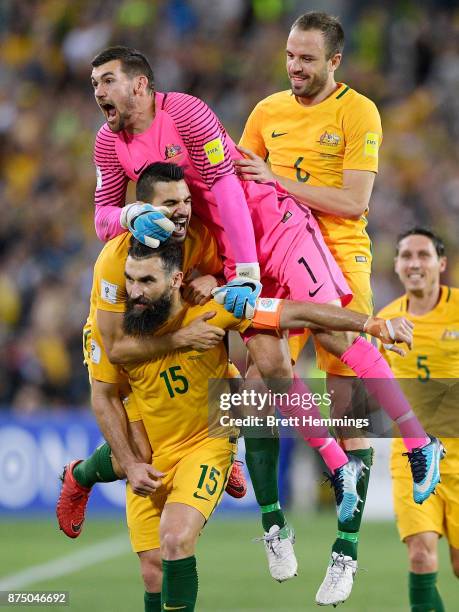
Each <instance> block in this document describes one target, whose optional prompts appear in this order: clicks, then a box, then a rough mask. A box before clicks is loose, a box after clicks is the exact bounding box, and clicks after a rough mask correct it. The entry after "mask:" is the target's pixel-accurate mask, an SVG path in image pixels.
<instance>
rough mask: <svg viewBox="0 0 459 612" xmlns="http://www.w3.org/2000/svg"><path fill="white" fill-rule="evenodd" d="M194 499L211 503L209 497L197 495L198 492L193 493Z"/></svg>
mask: <svg viewBox="0 0 459 612" xmlns="http://www.w3.org/2000/svg"><path fill="white" fill-rule="evenodd" d="M193 497H196V499H203V500H205V501H210V499H209V498H208V497H203V496H202V495H199V493H196V491H195V492H194V493H193Z"/></svg>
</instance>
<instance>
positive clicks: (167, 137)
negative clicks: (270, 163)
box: [94, 92, 310, 277]
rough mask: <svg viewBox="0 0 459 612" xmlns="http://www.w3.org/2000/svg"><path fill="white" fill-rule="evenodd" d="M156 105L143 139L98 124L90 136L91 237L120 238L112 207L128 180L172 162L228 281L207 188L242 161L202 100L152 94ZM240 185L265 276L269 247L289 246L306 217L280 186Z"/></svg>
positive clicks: (230, 260) (227, 258)
mask: <svg viewBox="0 0 459 612" xmlns="http://www.w3.org/2000/svg"><path fill="white" fill-rule="evenodd" d="M155 102H156V114H155V117H154V120H153V122H152V124H151V126H150V127H149V128H148V129H147V130H146V131H145V132H142V133H141V134H129V133H127V132H125V131H122V132H118V133H114V132H112V131H111V130H110V128H109V127H108V126H107V125H106V124H104V125H103V126H102V127H101V128H100V130H99V132H98V134H97V138H96V143H95V149H94V161H95V164H96V168H97V188H96V192H95V203H96V223H97V224H98V235H99V237H102V238H103V239H104V240H108V239H109V238H114V237H115V236H116V235H117V234H119V233H121V232H122V231H123V229H122V228H121V227H120V226H119V223H114V219H115V220H116V219H118V218H119V211H118V210H117V208H115V207H122V206H124V204H125V198H126V189H127V184H128V181H129V179H131V180H133V181H136V180H137V178H138V177H139V175H140V174H141V172H142V170H143V169H144V168H146V167H147V166H148V165H149V164H151V163H153V162H158V161H166V162H167V161H171V162H174V163H175V164H177V165H179V166H181V167H182V168H183V170H184V172H185V179H186V182H187V184H188V187H189V189H190V192H191V196H192V202H193V213H194V214H195V215H196V216H198V217H199V218H200V219H201V220H202V221H204V223H205V224H206V225H207V226H208V227H209V228H210V229H211V230H212V232H213V234H214V236H215V238H216V239H217V242H218V245H219V251H220V255H221V256H222V258H223V260H224V263H225V268H226V274H227V277H228V276H230V277H231V276H233V270H234V263H235V258H234V255H233V252H232V249H231V244H230V239H229V237H228V236H227V234H226V233H225V231H224V228H223V224H222V222H221V218H220V215H219V212H218V207H217V203H216V201H215V197H214V195H213V194H212V192H211V188H212V186H213V184H214V183H215V181H216V180H217V179H219V178H220V177H223V176H227V175H234V168H233V160H234V159H240V158H241V155H240V154H239V153H238V151H237V149H236V147H235V144H234V142H233V141H232V140H231V138H230V137H229V136H228V134H227V133H226V131H225V129H224V128H223V126H222V125H221V123H220V122H219V120H218V118H217V117H216V116H215V114H214V113H213V112H212V111H211V109H210V108H209V107H208V106H207V105H206V104H205V103H204V102H203V101H202V100H199V99H198V98H195V97H193V96H190V95H187V94H182V93H172V92H171V93H167V94H163V93H159V92H157V93H155ZM241 184H242V189H243V191H244V194H245V197H246V200H247V204H248V207H249V211H250V215H251V218H252V222H253V229H254V234H255V239H256V248H257V255H258V261H259V262H260V266H261V268H262V270H263V272H264V273H265V275H266V274H267V275H269V267H270V253H271V251H272V248H273V244H276V242H277V241H278V240H281V239H282V241H283V242H284V243H285V244H287V245H288V244H289V241H290V236H291V240H292V241H293V238H294V236H296V235H297V232H298V229H299V227H300V226H301V227H303V226H302V225H301V224H304V218H305V215H306V216H309V215H310V211H309V209H308V208H307V207H303V206H302V207H301V208H300V207H299V206H298V205H297V204H296V203H295V202H294V201H293V200H292V198H291V197H289V196H288V194H287V192H285V191H284V190H283V189H282V188H281V187H280V186H279V185H276V186H275V185H274V184H271V183H270V184H262V183H255V182H253V181H241ZM107 207H109V208H107ZM109 209H113V213H114V214H113V215H111V214H101V213H109ZM98 215H99V220H97V219H98ZM101 219H102V220H101ZM262 275H263V274H262Z"/></svg>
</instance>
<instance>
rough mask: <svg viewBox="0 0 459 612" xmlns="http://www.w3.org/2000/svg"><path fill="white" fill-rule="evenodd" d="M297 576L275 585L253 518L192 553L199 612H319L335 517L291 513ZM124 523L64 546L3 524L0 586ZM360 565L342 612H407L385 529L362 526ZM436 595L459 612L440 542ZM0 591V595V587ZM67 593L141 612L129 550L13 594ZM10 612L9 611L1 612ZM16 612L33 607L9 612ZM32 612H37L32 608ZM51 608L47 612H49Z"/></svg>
mask: <svg viewBox="0 0 459 612" xmlns="http://www.w3.org/2000/svg"><path fill="white" fill-rule="evenodd" d="M292 522H293V523H294V525H295V528H296V532H297V544H296V552H297V557H298V561H299V567H300V570H299V575H298V577H297V578H295V579H293V580H291V581H289V582H286V583H284V584H277V583H276V582H274V581H273V580H272V578H271V577H270V576H269V575H268V570H267V565H266V560H265V557H264V550H263V546H262V544H260V543H258V544H256V543H252V542H251V540H252V538H253V537H254V536H257V535H260V533H259V526H258V524H257V522H256V520H255V517H254V518H252V517H250V518H247V519H238V520H231V519H226V518H224V517H216V518H215V519H213V521H211V522H210V524H209V525H208V526H207V527H206V529H205V532H204V534H203V535H202V537H201V539H200V542H199V548H198V569H199V587H200V588H199V597H198V605H197V610H198V611H199V612H249V611H250V612H269V611H277V612H287V611H288V612H300V611H302V612H308V611H313V610H314V611H316V612H318V610H319V608H318V607H317V606H316V605H315V603H314V595H315V592H316V589H317V587H318V585H319V584H320V582H321V580H322V578H323V575H324V571H325V567H326V564H327V558H328V550H329V545H330V543H331V538H332V537H333V533H334V529H335V526H334V520H333V517H332V515H331V514H330V515H328V514H325V515H321V516H318V515H308V516H307V520H305V517H301V516H299V515H297V516H296V517H294V521H292ZM125 531H126V530H125V526H124V523H123V522H122V521H118V520H113V519H110V520H106V521H102V520H100V519H97V518H93V517H90V519H89V520H88V521H87V523H86V526H85V531H84V533H83V535H82V536H81V537H80V538H79V539H78V540H69V539H68V538H66V537H65V536H64V535H63V534H61V533H60V532H59V531H58V530H57V528H56V527H55V524H54V522H52V521H48V520H44V519H36V520H27V521H25V520H24V521H11V520H6V519H0V551H1V554H0V583H1V581H2V580H3V579H4V578H5V577H6V576H11V575H12V574H16V573H18V572H20V571H22V570H24V569H26V568H30V566H37V565H40V564H44V563H46V562H48V561H50V560H55V559H62V558H63V557H66V556H68V555H70V554H73V553H77V552H82V551H84V550H85V549H86V548H88V547H93V546H94V545H95V544H97V543H102V542H104V541H107V539H113V538H114V537H116V536H117V535H119V534H123V533H125ZM361 540H362V541H361V545H360V563H361V566H362V568H364V569H365V570H366V571H359V572H358V574H357V578H356V582H355V586H354V590H353V593H352V596H351V598H350V599H349V600H348V602H347V603H346V604H344V605H343V606H342V608H341V609H342V610H343V612H346V611H347V612H406V611H407V610H408V601H407V589H406V584H407V572H406V559H405V550H404V547H403V546H402V545H401V544H400V543H399V541H398V538H397V533H396V531H395V527H394V526H393V524H391V523H367V524H366V525H365V526H364V528H363V531H362V538H361ZM440 563H441V571H440V580H439V587H440V591H441V594H442V597H443V600H444V603H445V607H446V609H447V610H455V609H457V593H458V586H459V585H458V583H457V579H456V578H454V576H453V574H452V572H451V569H450V566H449V560H448V552H447V547H446V543H445V542H444V541H441V542H440ZM2 588H4V587H2ZM31 589H40V590H48V589H49V590H58V591H62V590H66V591H70V600H71V603H70V606H67V607H60V606H59V607H56V606H55V609H59V610H72V612H93V611H96V612H131V611H132V612H135V611H138V612H143V587H142V583H141V580H140V577H139V572H138V562H137V558H136V556H135V555H134V554H132V553H131V552H130V550H129V546H128V543H127V537H126V548H125V552H121V554H116V555H115V556H113V557H112V558H108V559H106V560H105V561H102V562H98V563H97V564H95V565H91V566H88V567H85V568H83V569H79V570H78V571H71V573H68V574H66V575H64V576H61V577H59V578H54V579H52V578H50V579H47V580H46V581H41V582H32V583H30V584H27V585H26V586H23V587H21V588H20V589H19V588H18V589H17V590H31ZM5 609H6V608H5ZM15 609H17V610H25V609H30V607H29V608H25V607H23V606H21V607H19V606H15ZM34 609H36V608H34ZM47 609H50V608H47Z"/></svg>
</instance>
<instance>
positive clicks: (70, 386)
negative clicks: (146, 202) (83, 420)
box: [0, 0, 459, 411]
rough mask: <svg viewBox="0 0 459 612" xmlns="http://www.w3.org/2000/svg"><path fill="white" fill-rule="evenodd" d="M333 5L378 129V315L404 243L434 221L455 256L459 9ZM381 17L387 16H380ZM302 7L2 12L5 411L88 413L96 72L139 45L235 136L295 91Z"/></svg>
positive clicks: (457, 274) (456, 274)
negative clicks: (268, 100)
mask: <svg viewBox="0 0 459 612" xmlns="http://www.w3.org/2000/svg"><path fill="white" fill-rule="evenodd" d="M388 4H389V8H390V10H384V11H382V10H381V8H380V3H378V2H376V1H369V2H368V1H367V2H362V1H361V0H354V1H353V2H348V3H342V2H339V1H338V0H328V1H327V2H323V3H321V7H322V9H323V10H326V11H329V12H332V13H334V14H338V15H339V16H340V17H341V19H342V21H343V24H344V26H345V30H346V33H347V44H346V48H345V55H344V62H343V65H342V67H341V68H340V71H339V73H338V77H339V79H340V80H342V81H346V82H348V83H349V84H350V85H351V86H354V87H355V88H356V89H357V90H359V91H362V92H364V93H366V94H367V95H368V96H369V97H370V98H372V99H374V100H375V102H376V103H377V104H378V106H379V108H380V110H381V113H382V118H383V127H384V142H383V147H382V150H381V153H382V155H381V170H380V174H379V176H378V178H377V181H376V188H375V191H374V195H373V198H372V202H371V214H370V232H371V235H372V238H373V244H374V252H375V263H374V289H375V294H376V302H377V305H382V304H383V303H387V302H388V301H390V299H392V298H393V297H394V296H395V295H396V294H397V293H399V292H400V290H401V289H400V287H399V286H398V285H397V283H396V281H395V279H394V276H393V274H392V256H393V245H394V241H395V237H396V235H397V233H398V232H399V231H400V230H401V229H403V228H404V227H406V226H408V225H410V224H412V223H414V222H417V223H423V224H430V225H432V226H433V227H434V228H435V229H436V230H437V231H438V232H439V233H440V234H441V235H442V236H444V238H445V239H446V242H447V244H448V246H449V253H448V254H449V257H450V265H449V271H450V272H449V274H450V281H451V282H452V283H454V284H456V285H457V284H458V283H459V257H458V255H457V254H456V253H454V250H453V247H454V245H455V243H456V240H457V235H458V230H459V163H458V161H459V160H458V158H459V98H458V97H457V95H456V92H457V91H458V88H459V9H458V8H457V5H456V3H455V2H452V1H448V0H443V1H442V2H438V1H437V2H433V0H432V1H431V2H424V3H422V6H421V5H419V3H415V2H413V1H411V2H410V1H408V2H406V1H403V2H402V0H392V1H390V2H389V3H388ZM385 8H387V7H385ZM303 10H304V3H303V2H300V1H299V0H288V1H284V2H278V1H277V0H270V1H269V2H260V1H259V0H215V1H214V2H211V3H209V2H207V1H205V0H157V1H156V2H151V1H147V0H72V1H70V0H62V1H61V0H4V1H3V2H1V3H0V42H1V44H0V134H1V136H2V138H1V140H0V159H1V171H0V194H1V197H2V201H3V206H2V223H1V225H0V367H1V374H0V405H7V404H13V406H14V407H15V409H17V410H27V411H32V410H36V409H39V408H43V407H44V408H61V407H66V406H85V405H87V400H88V387H87V378H86V373H85V370H84V368H83V365H82V358H81V350H80V346H81V339H80V335H81V327H82V325H83V322H84V319H85V317H86V314H87V310H88V298H89V291H90V286H91V278H92V266H93V263H94V261H95V258H96V257H97V254H98V252H99V250H100V248H101V246H102V245H101V244H100V243H99V242H98V240H97V238H96V235H95V231H94V228H93V191H94V187H95V171H94V167H93V163H92V147H93V142H94V137H95V134H96V131H97V129H98V127H99V125H100V124H101V123H102V120H103V119H102V116H101V115H100V113H99V111H98V109H97V107H96V105H95V103H94V100H93V96H92V91H91V87H90V83H89V72H90V67H89V62H90V60H91V58H92V57H93V55H95V54H96V53H97V51H98V50H100V49H101V48H103V47H105V46H107V45H109V44H128V45H133V46H136V47H138V48H139V49H141V50H142V51H143V52H145V53H146V54H147V55H148V56H149V58H150V59H151V62H152V64H153V67H154V69H155V76H156V82H157V87H158V89H159V90H161V89H165V90H179V91H186V92H188V93H191V94H194V95H197V96H199V97H201V98H203V99H204V100H206V101H207V102H208V103H209V104H210V106H211V107H212V108H213V109H214V110H215V111H216V112H217V113H218V114H219V116H220V117H221V118H222V120H223V122H224V124H225V126H226V127H227V128H228V130H229V131H230V133H231V135H232V136H233V138H234V139H236V140H237V139H238V137H239V135H240V133H241V129H242V126H243V124H244V122H245V119H246V118H247V115H248V114H249V112H250V111H251V109H252V108H253V106H254V105H255V104H256V102H257V101H258V100H260V99H261V98H263V97H265V96H266V95H268V94H269V93H272V92H274V91H277V90H279V89H280V88H282V87H286V86H287V81H286V78H285V69H284V51H283V49H284V46H285V40H286V36H287V33H288V29H289V26H290V25H291V23H292V21H293V19H294V18H295V17H296V16H297V15H298V14H300V13H301V12H302V11H303Z"/></svg>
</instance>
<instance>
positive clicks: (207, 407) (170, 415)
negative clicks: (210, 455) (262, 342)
mask: <svg viewBox="0 0 459 612" xmlns="http://www.w3.org/2000/svg"><path fill="white" fill-rule="evenodd" d="M209 311H216V313H217V314H216V315H215V317H214V318H213V319H210V320H209V322H210V323H211V324H212V325H216V326H218V327H221V328H222V329H228V330H230V329H233V330H237V331H245V330H246V329H247V327H249V326H250V323H251V322H250V321H249V320H247V319H243V320H241V319H236V318H235V317H234V316H233V315H232V314H231V313H229V312H227V311H226V310H225V309H224V308H223V306H220V305H219V304H217V303H216V302H214V301H213V300H212V301H210V302H208V303H207V304H205V305H204V306H190V305H188V304H184V307H183V309H182V310H181V311H180V312H179V313H178V315H177V316H175V317H174V318H172V319H171V320H169V321H167V322H166V323H165V324H164V325H162V326H161V327H160V328H159V329H158V330H157V331H156V332H155V335H158V336H160V335H163V334H166V333H170V332H173V331H176V330H177V329H180V328H181V327H184V326H186V325H188V324H189V323H191V321H193V320H194V319H196V318H197V317H199V316H201V315H202V314H203V313H205V312H209ZM124 371H125V372H126V374H127V375H128V377H129V382H130V385H131V388H132V391H133V393H134V396H135V398H136V403H137V407H138V409H139V410H140V413H141V416H142V420H143V423H144V425H145V429H146V431H147V434H148V438H149V440H150V444H151V447H152V448H154V451H155V457H156V458H158V457H164V456H167V457H170V458H171V461H172V459H174V458H176V457H177V455H183V454H184V453H186V452H187V450H189V449H191V448H195V447H196V446H199V445H200V444H204V443H205V442H206V440H208V439H209V418H210V419H211V421H212V422H213V417H216V416H217V412H218V404H217V403H218V400H219V394H220V392H222V391H223V392H228V391H229V389H228V388H227V385H226V383H224V382H222V381H221V379H225V378H228V376H229V373H228V354H227V352H226V348H225V344H224V342H220V343H219V344H218V345H217V346H215V347H214V348H213V349H211V350H208V351H203V352H198V351H188V352H174V353H169V354H167V355H164V356H162V357H159V358H158V359H154V360H151V361H148V362H145V363H140V364H132V365H129V366H125V367H124ZM211 379H218V380H215V382H212V380H211ZM209 398H213V399H209ZM222 414H223V413H222ZM213 435H216V432H215V431H213ZM220 435H227V436H229V435H236V432H235V431H234V430H232V429H229V428H227V427H225V428H224V429H223V430H220ZM174 460H175V459H174Z"/></svg>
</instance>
